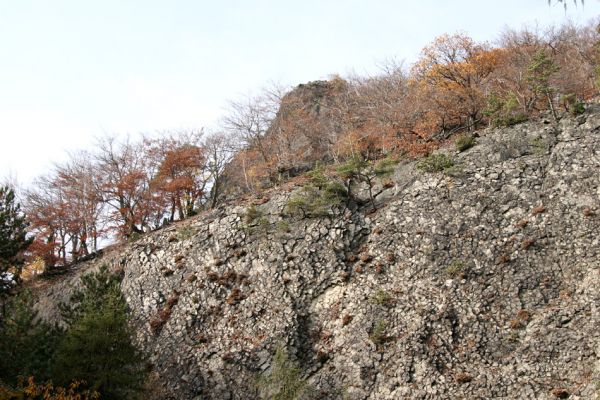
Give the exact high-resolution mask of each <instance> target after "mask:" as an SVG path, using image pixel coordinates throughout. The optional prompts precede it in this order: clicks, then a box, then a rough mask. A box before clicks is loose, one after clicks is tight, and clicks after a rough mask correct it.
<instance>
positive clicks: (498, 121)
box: [483, 93, 528, 127]
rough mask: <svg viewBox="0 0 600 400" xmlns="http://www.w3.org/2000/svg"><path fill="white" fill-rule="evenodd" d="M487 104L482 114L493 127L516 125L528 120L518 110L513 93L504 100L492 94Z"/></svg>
mask: <svg viewBox="0 0 600 400" xmlns="http://www.w3.org/2000/svg"><path fill="white" fill-rule="evenodd" d="M487 102H488V104H487V107H486V109H485V110H484V111H483V114H484V115H485V116H487V117H488V118H489V120H490V125H491V126H493V127H498V126H511V125H516V124H518V123H521V122H525V121H527V119H528V118H527V115H526V114H525V113H523V112H522V111H520V110H519V102H518V101H517V97H516V96H515V94H514V93H509V94H508V95H507V96H506V97H505V98H502V97H499V96H498V95H496V94H495V93H492V94H491V95H490V96H489V97H488V98H487Z"/></svg>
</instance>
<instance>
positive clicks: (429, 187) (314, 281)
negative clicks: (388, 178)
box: [38, 109, 600, 400]
mask: <svg viewBox="0 0 600 400" xmlns="http://www.w3.org/2000/svg"><path fill="white" fill-rule="evenodd" d="M446 152H447V153H451V154H452V156H453V157H454V159H455V162H456V166H455V167H454V168H453V169H452V170H451V171H448V172H447V173H442V172H440V173H424V172H421V171H419V170H417V169H416V168H415V164H414V163H404V164H401V165H400V166H398V168H397V169H396V171H395V174H394V176H393V178H392V181H393V183H394V185H393V186H392V187H390V188H388V189H386V190H384V192H383V193H382V194H381V195H380V196H379V198H378V205H379V208H378V210H377V211H376V212H373V213H370V214H369V215H365V213H364V212H363V210H360V209H345V210H339V212H338V213H337V214H335V215H333V216H332V217H330V218H321V219H291V218H288V217H285V216H283V215H282V212H283V210H284V209H285V204H286V201H287V199H288V198H289V196H290V193H286V192H283V191H282V192H275V193H273V194H272V195H271V197H270V199H269V201H267V202H265V203H264V204H260V205H257V206H256V209H257V210H259V212H260V215H261V218H259V219H258V220H249V219H248V218H247V208H248V204H246V205H229V206H225V207H222V208H219V209H217V210H214V211H212V212H210V213H207V214H205V215H202V216H199V217H197V218H194V219H192V220H189V221H186V222H183V223H180V224H176V225H173V226H171V227H168V228H166V229H163V230H161V231H158V232H154V233H152V234H148V235H146V236H145V237H143V238H142V239H140V240H139V241H137V242H135V243H133V244H130V245H127V246H124V247H123V248H122V249H121V250H120V251H113V252H111V253H109V254H107V255H105V256H104V257H103V258H101V259H98V260H94V261H92V262H88V263H84V264H82V265H81V266H79V267H78V270H77V272H76V273H74V274H73V275H72V276H71V277H70V278H68V279H65V280H64V281H61V282H60V283H58V284H56V285H54V286H52V287H50V288H48V289H45V291H43V292H42V293H41V299H40V303H39V305H38V308H39V309H40V311H41V313H42V316H43V317H44V318H47V319H58V318H59V317H58V315H59V314H58V312H57V308H56V304H57V303H58V302H59V301H64V300H66V299H68V294H69V292H70V291H71V289H72V287H75V286H77V285H78V279H79V276H80V274H81V273H84V271H89V270H92V269H94V268H97V267H98V266H99V265H100V264H102V263H108V264H109V265H111V267H112V268H113V269H115V270H119V271H122V273H123V282H122V290H123V293H124V294H125V296H126V299H127V302H128V304H129V306H130V308H131V312H132V315H133V322H134V325H135V327H136V332H137V337H136V339H137V341H138V343H139V344H140V345H141V346H142V347H143V348H144V349H145V350H146V351H147V352H148V354H149V355H150V359H151V361H152V363H153V365H154V369H155V371H156V372H155V379H156V381H157V388H159V387H160V388H162V389H161V391H160V393H159V390H158V389H157V394H156V398H173V399H200V398H202V399H253V398H257V396H256V390H255V388H254V382H255V380H256V376H257V375H258V374H260V373H261V372H263V371H266V370H267V369H268V368H269V365H270V362H271V357H272V353H273V349H274V347H275V346H276V345H277V344H278V343H283V344H284V345H285V346H286V347H287V348H288V350H289V351H290V353H291V354H292V356H293V357H294V358H295V359H296V360H297V361H298V362H299V364H300V365H301V367H302V368H303V371H304V373H305V376H306V377H307V378H308V380H309V382H310V383H311V385H312V386H313V387H314V388H315V389H316V392H317V393H318V394H319V395H320V396H321V397H320V398H328V399H329V398H332V399H333V398H340V399H341V398H346V399H372V400H375V399H377V400H379V399H404V398H406V399H490V398H505V399H554V398H566V396H568V397H569V398H571V399H577V398H580V399H591V398H594V396H596V395H597V390H598V389H597V385H598V382H600V361H599V353H600V330H599V327H600V313H599V307H600V261H599V260H600V259H599V240H600V239H599V233H600V185H599V183H600V112H599V111H598V110H596V109H594V110H591V111H588V113H586V114H585V115H583V116H580V117H578V118H577V119H564V120H562V121H561V122H560V123H558V124H554V123H549V122H548V121H540V122H536V123H526V124H521V125H518V126H514V127H510V128H503V129H497V130H487V131H484V132H482V134H481V137H480V138H478V141H477V145H476V146H475V147H473V148H472V149H470V150H468V151H466V152H464V153H460V154H458V153H456V152H454V150H453V149H446ZM261 203H262V202H261ZM355 208H356V207H355Z"/></svg>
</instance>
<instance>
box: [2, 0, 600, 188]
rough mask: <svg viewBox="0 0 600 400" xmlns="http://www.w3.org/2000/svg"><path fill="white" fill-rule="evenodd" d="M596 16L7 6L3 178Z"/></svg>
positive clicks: (349, 8) (385, 4) (80, 3)
mask: <svg viewBox="0 0 600 400" xmlns="http://www.w3.org/2000/svg"><path fill="white" fill-rule="evenodd" d="M598 15H600V2H598V1H596V0H588V1H586V3H585V7H581V6H579V7H575V6H573V5H572V4H571V3H570V4H569V7H568V9H567V11H566V13H565V11H564V10H563V8H562V6H560V5H555V6H553V7H548V4H547V2H546V0H504V1H481V0H479V1H475V0H472V1H467V0H453V1H441V0H439V1H433V0H416V1H400V0H396V1H393V0H369V1H367V0H346V1H342V0H337V1H334V0H320V1H316V0H301V1H300V0H298V1H286V0H273V1H267V0H264V1H251V0H248V1H227V0H222V1H214V0H213V1H183V0H179V1H178V0H169V1H167V0H164V1H151V0H144V1H141V0H139V1H137V0H136V1H127V0H102V1H88V0H73V1H64V0H44V1H42V0H40V1H30V0H0V137H1V140H0V178H1V177H3V176H6V175H7V174H16V175H17V177H18V178H19V179H20V180H21V181H23V182H25V183H27V182H28V181H30V179H31V178H32V177H33V176H36V175H38V174H40V173H43V172H44V171H45V170H47V168H48V167H49V166H50V165H51V162H52V161H59V160H61V159H63V158H64V155H65V151H67V150H76V149H78V148H89V147H90V146H91V144H92V143H93V138H94V137H97V136H100V135H102V134H104V133H110V134H127V133H131V134H136V133H139V132H156V131H162V130H170V129H171V130H174V129H180V128H200V127H214V126H215V124H216V122H217V120H218V118H219V117H220V116H221V115H223V112H224V108H225V107H226V105H227V100H230V99H234V98H236V97H237V96H239V95H240V94H244V93H248V92H251V91H256V90H257V89H259V88H260V87H262V86H264V85H265V84H267V83H268V82H269V81H278V82H281V83H283V84H287V85H297V84H299V83H303V82H307V81H310V80H315V79H323V78H327V77H328V76H329V75H331V74H333V73H340V74H342V75H345V74H348V73H350V72H352V71H355V72H357V73H359V74H362V73H367V72H368V73H373V72H375V71H376V70H377V67H376V65H377V63H378V62H379V61H381V60H383V59H385V58H392V57H395V58H398V59H406V60H407V61H409V62H410V61H413V60H414V59H415V58H416V57H417V55H418V53H419V51H420V49H421V48H422V47H423V46H424V45H426V44H427V43H428V42H430V41H431V40H432V39H434V37H435V36H437V35H440V34H442V33H452V32H455V31H458V30H462V31H465V32H467V33H468V34H470V35H471V36H472V37H474V38H475V39H477V40H490V41H491V40H494V39H495V38H496V37H497V35H498V33H499V32H500V31H501V30H502V28H503V27H505V26H510V27H520V26H522V25H523V24H525V23H528V24H535V23H537V24H539V25H540V26H546V25H548V24H550V23H553V22H559V23H560V22H562V21H565V20H566V18H571V19H572V20H573V21H575V22H578V23H584V22H586V21H588V20H589V19H591V18H594V17H596V16H598Z"/></svg>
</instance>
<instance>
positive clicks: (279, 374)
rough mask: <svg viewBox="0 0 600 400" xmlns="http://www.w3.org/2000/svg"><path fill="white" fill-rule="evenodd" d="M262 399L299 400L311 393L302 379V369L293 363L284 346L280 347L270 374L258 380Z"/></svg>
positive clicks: (276, 352)
mask: <svg viewBox="0 0 600 400" xmlns="http://www.w3.org/2000/svg"><path fill="white" fill-rule="evenodd" d="M258 389H259V393H260V398H261V399H263V400H299V399H302V398H305V396H306V395H308V394H309V393H310V392H311V388H310V386H309V384H308V382H306V381H305V380H304V379H302V378H301V370H300V368H299V367H298V366H297V365H296V364H295V363H294V362H292V361H291V360H290V359H289V357H288V354H287V352H286V350H285V348H284V347H283V346H278V347H277V350H276V351H275V355H274V356H273V363H272V366H271V371H270V373H269V374H267V375H265V376H262V377H260V378H259V379H258Z"/></svg>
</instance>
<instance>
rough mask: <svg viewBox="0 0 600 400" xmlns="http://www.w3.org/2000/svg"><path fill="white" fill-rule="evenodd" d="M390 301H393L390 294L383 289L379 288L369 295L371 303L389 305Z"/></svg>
mask: <svg viewBox="0 0 600 400" xmlns="http://www.w3.org/2000/svg"><path fill="white" fill-rule="evenodd" d="M392 301H393V298H392V295H391V294H389V293H388V292H386V291H385V290H383V289H379V290H377V291H376V292H375V293H373V294H372V295H371V303H373V304H377V305H380V306H387V305H390V304H391V303H392Z"/></svg>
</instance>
